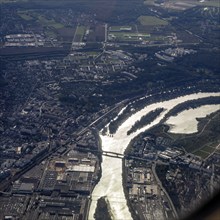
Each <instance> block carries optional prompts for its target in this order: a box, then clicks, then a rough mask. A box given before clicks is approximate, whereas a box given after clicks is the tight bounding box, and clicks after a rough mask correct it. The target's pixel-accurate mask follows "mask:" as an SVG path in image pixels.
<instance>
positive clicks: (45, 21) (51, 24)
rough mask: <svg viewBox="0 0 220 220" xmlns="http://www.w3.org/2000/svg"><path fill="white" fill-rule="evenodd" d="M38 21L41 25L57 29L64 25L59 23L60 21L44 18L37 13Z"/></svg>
mask: <svg viewBox="0 0 220 220" xmlns="http://www.w3.org/2000/svg"><path fill="white" fill-rule="evenodd" d="M37 18H38V21H39V22H40V23H41V24H42V25H43V26H49V27H53V28H55V29H59V28H63V27H64V25H63V24H60V23H57V22H56V21H54V20H52V19H51V20H49V19H46V18H45V17H43V16H42V15H39V16H38V17H37Z"/></svg>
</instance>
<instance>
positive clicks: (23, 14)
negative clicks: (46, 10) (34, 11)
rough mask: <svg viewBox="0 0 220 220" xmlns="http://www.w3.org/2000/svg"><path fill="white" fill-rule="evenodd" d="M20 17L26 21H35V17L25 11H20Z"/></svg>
mask: <svg viewBox="0 0 220 220" xmlns="http://www.w3.org/2000/svg"><path fill="white" fill-rule="evenodd" d="M18 15H19V16H20V17H21V18H23V19H24V20H26V21H30V20H32V19H33V17H32V16H30V15H28V14H27V13H26V12H25V11H19V12H18Z"/></svg>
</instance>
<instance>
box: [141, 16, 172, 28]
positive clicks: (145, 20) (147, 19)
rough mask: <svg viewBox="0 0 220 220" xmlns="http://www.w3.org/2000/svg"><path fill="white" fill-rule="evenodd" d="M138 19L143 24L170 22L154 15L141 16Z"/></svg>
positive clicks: (165, 23) (156, 24)
mask: <svg viewBox="0 0 220 220" xmlns="http://www.w3.org/2000/svg"><path fill="white" fill-rule="evenodd" d="M138 21H139V22H140V24H141V25H149V26H160V25H167V24H168V22H167V21H165V20H162V19H160V18H157V17H154V16H140V17H139V18H138Z"/></svg>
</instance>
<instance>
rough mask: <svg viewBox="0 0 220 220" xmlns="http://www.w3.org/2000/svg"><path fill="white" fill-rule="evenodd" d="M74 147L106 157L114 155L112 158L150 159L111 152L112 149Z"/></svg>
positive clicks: (147, 160)
mask: <svg viewBox="0 0 220 220" xmlns="http://www.w3.org/2000/svg"><path fill="white" fill-rule="evenodd" d="M75 149H76V150H78V151H83V152H94V153H96V154H99V155H103V156H106V157H114V158H118V159H123V158H125V159H134V160H141V161H146V162H150V161H151V160H149V159H144V158H140V157H136V156H131V155H127V154H121V153H116V152H112V151H104V150H95V149H90V148H84V147H75ZM151 162H152V161H151Z"/></svg>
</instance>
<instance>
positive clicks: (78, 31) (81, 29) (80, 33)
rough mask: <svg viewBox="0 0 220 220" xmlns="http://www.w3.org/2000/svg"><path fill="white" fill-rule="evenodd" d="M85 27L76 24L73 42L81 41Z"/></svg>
mask: <svg viewBox="0 0 220 220" xmlns="http://www.w3.org/2000/svg"><path fill="white" fill-rule="evenodd" d="M86 29H87V28H86V27H85V26H77V28H76V32H75V36H74V41H75V42H82V40H83V36H84V34H85V33H86Z"/></svg>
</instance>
